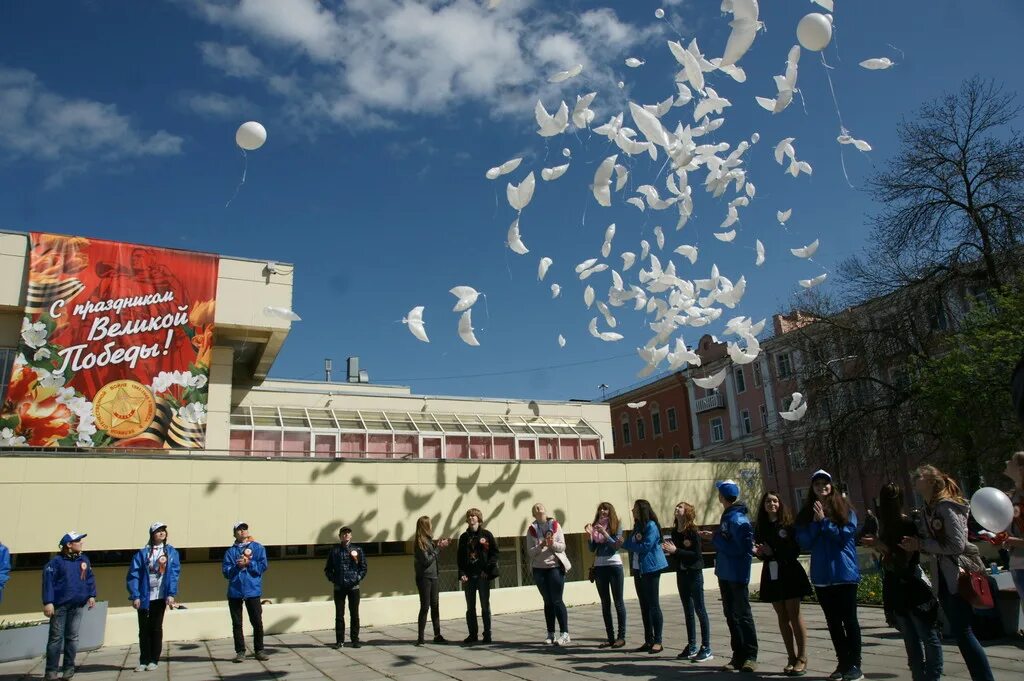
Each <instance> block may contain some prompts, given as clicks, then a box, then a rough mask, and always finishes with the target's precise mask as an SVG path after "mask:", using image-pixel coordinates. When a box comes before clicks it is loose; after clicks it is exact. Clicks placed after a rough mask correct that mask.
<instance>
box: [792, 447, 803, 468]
mask: <svg viewBox="0 0 1024 681" xmlns="http://www.w3.org/2000/svg"><path fill="white" fill-rule="evenodd" d="M789 467H790V468H791V469H793V470H794V471H802V470H804V469H805V468H807V457H806V456H804V452H803V450H802V449H800V448H799V447H792V446H791V447H790V448H789Z"/></svg>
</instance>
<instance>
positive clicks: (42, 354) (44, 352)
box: [32, 348, 50, 362]
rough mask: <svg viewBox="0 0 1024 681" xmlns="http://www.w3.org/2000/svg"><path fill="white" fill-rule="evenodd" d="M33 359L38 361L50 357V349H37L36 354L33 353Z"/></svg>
mask: <svg viewBox="0 0 1024 681" xmlns="http://www.w3.org/2000/svg"><path fill="white" fill-rule="evenodd" d="M32 359H33V360H34V361H36V362H38V361H40V360H44V359H50V351H49V350H48V349H46V348H39V349H38V350H36V354H34V355H32Z"/></svg>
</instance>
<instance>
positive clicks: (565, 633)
mask: <svg viewBox="0 0 1024 681" xmlns="http://www.w3.org/2000/svg"><path fill="white" fill-rule="evenodd" d="M526 555H528V556H529V557H530V563H531V566H532V568H533V581H534V583H535V584H536V585H537V590H538V591H540V595H541V598H542V599H543V601H544V623H545V624H546V625H547V628H548V636H547V638H546V639H545V640H544V642H545V643H547V644H548V645H551V644H554V645H556V646H564V645H568V644H569V642H570V641H571V639H570V637H569V613H568V612H567V611H566V609H565V601H564V600H563V599H562V594H563V593H564V592H565V573H566V572H568V571H569V569H570V568H571V567H572V564H571V563H570V562H569V558H568V557H567V556H566V555H565V535H564V533H563V532H562V526H561V525H559V523H558V520H557V519H556V518H549V517H548V511H547V508H545V507H544V504H534V505H533V522H532V523H530V526H529V527H527V528H526ZM555 620H557V621H558V636H557V638H556V636H555Z"/></svg>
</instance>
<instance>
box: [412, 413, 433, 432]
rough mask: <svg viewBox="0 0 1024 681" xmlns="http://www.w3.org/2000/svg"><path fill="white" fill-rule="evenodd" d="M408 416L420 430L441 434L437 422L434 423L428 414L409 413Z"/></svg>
mask: <svg viewBox="0 0 1024 681" xmlns="http://www.w3.org/2000/svg"><path fill="white" fill-rule="evenodd" d="M409 415H410V416H411V417H412V420H413V421H415V422H416V425H417V426H418V427H419V429H420V430H423V431H426V432H428V433H440V432H441V426H439V425H437V422H435V421H434V417H433V416H431V415H430V414H423V413H418V412H410V414H409Z"/></svg>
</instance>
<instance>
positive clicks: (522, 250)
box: [505, 218, 530, 255]
mask: <svg viewBox="0 0 1024 681" xmlns="http://www.w3.org/2000/svg"><path fill="white" fill-rule="evenodd" d="M505 243H506V244H508V247H509V249H510V250H511V251H512V252H513V253H518V254H519V255H526V254H527V253H529V252H530V249H528V248H527V247H526V244H524V243H523V239H522V237H521V235H520V234H519V218H516V219H515V220H513V221H512V225H511V226H510V227H509V228H508V236H507V237H506V241H505Z"/></svg>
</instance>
